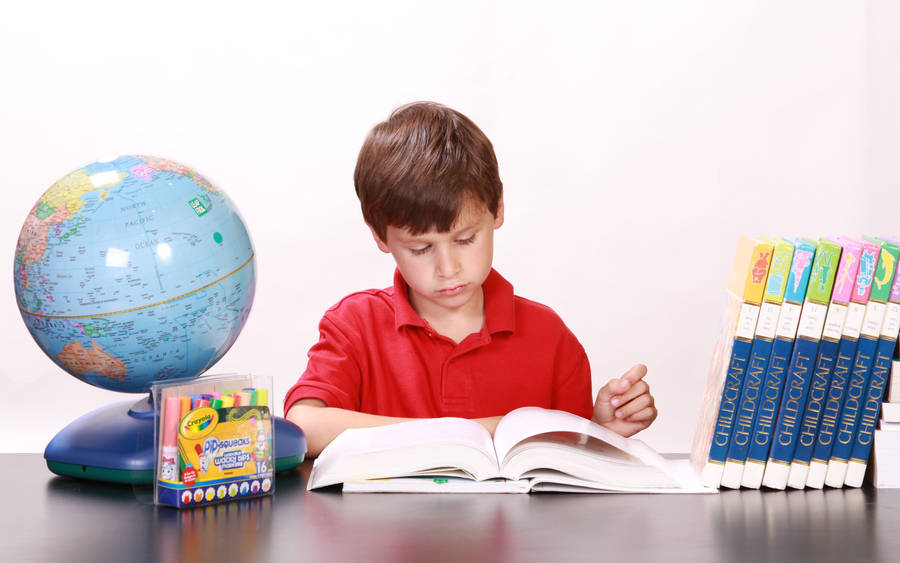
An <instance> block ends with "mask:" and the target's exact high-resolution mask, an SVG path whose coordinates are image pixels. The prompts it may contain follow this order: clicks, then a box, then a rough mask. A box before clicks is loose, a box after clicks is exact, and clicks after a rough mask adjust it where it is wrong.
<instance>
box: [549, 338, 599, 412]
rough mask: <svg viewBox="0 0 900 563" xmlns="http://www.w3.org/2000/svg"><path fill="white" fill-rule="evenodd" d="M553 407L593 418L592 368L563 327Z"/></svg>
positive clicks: (557, 357) (579, 347) (558, 349)
mask: <svg viewBox="0 0 900 563" xmlns="http://www.w3.org/2000/svg"><path fill="white" fill-rule="evenodd" d="M555 367H556V369H555V370H554V371H555V373H554V381H553V399H552V402H551V406H552V408H554V409H556V410H561V411H567V412H570V413H573V414H577V415H578V416H581V417H583V418H588V419H589V418H591V417H592V416H593V414H594V403H593V397H592V396H591V365H590V362H589V361H588V357H587V354H586V353H585V351H584V348H583V347H582V346H581V343H580V342H578V339H576V338H575V335H574V334H572V332H571V331H570V330H569V329H568V328H565V327H564V330H563V335H562V337H561V338H560V341H559V344H558V346H557V350H556V366H555Z"/></svg>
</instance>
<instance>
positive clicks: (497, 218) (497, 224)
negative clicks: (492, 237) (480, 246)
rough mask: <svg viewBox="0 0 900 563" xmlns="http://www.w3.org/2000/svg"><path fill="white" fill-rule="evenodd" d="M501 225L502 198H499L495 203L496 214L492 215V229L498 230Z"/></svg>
mask: <svg viewBox="0 0 900 563" xmlns="http://www.w3.org/2000/svg"><path fill="white" fill-rule="evenodd" d="M501 225H503V196H502V195H501V196H500V201H499V202H498V203H497V214H496V215H494V228H495V229H499V228H500V226H501Z"/></svg>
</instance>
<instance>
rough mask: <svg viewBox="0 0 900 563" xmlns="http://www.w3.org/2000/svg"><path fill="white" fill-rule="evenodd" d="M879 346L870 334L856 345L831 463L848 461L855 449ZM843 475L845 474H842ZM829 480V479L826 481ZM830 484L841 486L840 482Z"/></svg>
mask: <svg viewBox="0 0 900 563" xmlns="http://www.w3.org/2000/svg"><path fill="white" fill-rule="evenodd" d="M877 348H878V340H875V339H873V338H870V337H868V336H860V338H859V343H858V344H857V346H856V358H855V359H854V360H853V371H852V373H851V374H850V381H849V383H848V385H847V392H846V394H845V398H844V406H843V407H842V408H841V416H840V418H839V419H838V426H837V434H836V435H835V441H834V445H833V446H832V448H831V457H830V458H829V463H830V462H831V461H833V460H836V461H839V462H847V460H849V459H850V452H851V451H852V449H853V440H854V439H855V438H856V424H857V422H858V421H859V414H860V410H861V408H862V404H863V401H864V399H863V396H864V395H865V391H866V387H867V386H868V384H869V374H870V373H871V371H872V363H873V362H874V361H875V353H876V351H877ZM842 477H843V475H842ZM826 482H827V481H826ZM828 484H829V485H831V486H833V487H835V486H837V487H840V486H842V485H843V478H842V479H841V483H840V484H832V483H828Z"/></svg>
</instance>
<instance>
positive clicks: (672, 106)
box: [0, 0, 900, 452]
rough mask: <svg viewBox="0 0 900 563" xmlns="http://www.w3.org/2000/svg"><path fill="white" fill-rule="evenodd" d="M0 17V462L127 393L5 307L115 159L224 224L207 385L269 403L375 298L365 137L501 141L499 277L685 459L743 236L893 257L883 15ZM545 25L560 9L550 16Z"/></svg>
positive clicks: (775, 9)
mask: <svg viewBox="0 0 900 563" xmlns="http://www.w3.org/2000/svg"><path fill="white" fill-rule="evenodd" d="M9 4H11V3H4V7H3V8H0V194H2V204H0V241H3V243H2V245H0V265H2V264H6V266H5V267H6V268H7V270H6V271H7V277H6V280H7V281H6V282H5V283H4V284H3V286H2V287H3V291H2V292H0V346H2V349H0V353H2V361H0V383H2V385H3V392H2V394H0V397H2V399H0V402H2V403H0V421H2V424H0V451H3V452H17V451H21V452H36V451H42V450H43V448H44V446H45V445H46V443H47V442H48V441H49V439H50V438H51V437H52V436H53V435H54V434H55V433H56V432H57V431H58V430H59V429H61V428H62V427H63V426H64V425H65V424H67V423H68V422H70V421H71V420H73V419H75V418H76V417H78V416H80V415H81V414H83V413H85V412H87V411H89V410H92V409H94V408H97V407H101V406H103V405H106V404H109V403H112V402H116V401H120V400H127V399H131V398H134V399H137V398H138V397H137V396H128V395H120V394H117V393H113V392H110V391H105V390H101V389H96V388H93V387H91V386H89V385H86V384H84V383H81V382H80V381H78V380H76V379H75V378H73V377H71V376H69V375H67V374H65V373H64V372H62V371H61V370H60V369H59V368H57V367H56V366H55V365H54V364H53V363H52V362H51V361H50V360H49V359H48V358H47V357H45V356H44V355H43V352H41V351H40V350H39V348H38V347H37V346H36V345H35V344H34V342H33V341H32V339H31V337H30V335H29V334H28V331H27V330H26V328H25V326H24V324H23V323H22V320H21V318H20V315H19V312H18V310H17V307H16V304H15V300H14V295H13V284H12V279H13V278H12V271H11V270H12V262H13V252H14V249H15V241H16V238H17V236H18V232H19V229H20V228H21V225H22V223H23V222H24V219H25V216H26V214H27V213H28V211H29V209H31V206H32V205H33V204H34V202H35V201H36V200H37V198H38V197H39V196H40V195H41V194H42V193H43V191H44V190H45V189H46V188H48V187H49V186H50V184H52V183H53V182H54V181H55V180H57V179H58V178H59V177H61V176H62V175H64V174H66V173H68V172H69V171H71V170H73V169H75V168H78V167H80V166H83V165H85V164H87V163H89V162H91V161H93V160H95V159H96V158H98V157H100V156H104V155H108V154H116V153H119V154H127V153H144V154H157V155H160V156H165V157H168V158H171V159H174V160H177V161H180V162H183V163H185V164H188V165H190V166H193V167H195V168H197V169H198V170H199V171H200V172H201V173H203V174H204V175H206V176H208V177H209V178H211V179H212V180H213V181H214V182H216V183H217V184H218V185H219V186H220V187H221V188H222V189H224V190H225V191H226V192H228V194H229V195H230V196H231V198H232V199H233V201H235V202H236V204H237V205H238V206H239V208H240V209H241V212H242V214H243V217H244V220H245V221H246V223H247V225H248V227H249V229H250V232H251V234H252V236H253V239H254V243H255V247H256V252H257V256H258V274H259V277H258V285H257V293H256V301H255V303H254V306H253V312H252V314H251V315H250V319H249V321H248V323H247V325H246V327H245V329H244V331H243V333H242V335H241V337H240V338H239V339H238V341H237V343H236V344H235V346H234V347H233V348H232V350H231V351H230V352H229V353H228V354H227V355H226V356H225V358H224V359H223V360H221V362H220V363H219V364H217V365H216V366H215V367H214V368H213V369H212V370H211V372H213V373H217V372H233V371H239V372H252V373H254V374H260V375H271V376H272V377H273V378H274V382H275V399H276V401H280V400H281V399H282V398H283V396H284V393H285V392H286V391H287V389H288V387H289V386H290V385H291V384H292V383H293V382H294V381H295V380H296V378H297V377H298V375H299V374H300V373H301V372H302V370H303V368H304V365H305V362H306V356H305V352H306V350H307V349H308V347H309V346H310V345H311V344H312V343H313V342H314V341H315V340H316V337H317V323H318V320H319V318H320V317H321V314H322V313H323V312H324V310H325V309H326V308H327V307H329V306H330V305H332V304H333V303H335V302H336V301H337V300H338V299H340V298H341V297H342V296H344V295H345V294H347V293H350V292H352V291H355V290H359V289H364V288H370V287H384V286H387V285H390V283H391V275H392V271H393V263H392V262H391V259H390V257H389V256H387V255H383V254H381V253H380V252H378V250H377V249H376V247H375V245H374V243H373V242H372V241H371V238H370V236H369V234H368V231H367V229H366V227H365V225H364V224H363V221H362V218H361V214H360V211H359V206H358V202H357V200H356V198H355V195H354V192H353V185H352V173H353V167H354V165H355V159H356V155H357V152H358V150H359V146H360V144H361V142H362V140H363V138H364V137H365V134H366V133H367V131H368V129H369V128H370V127H371V126H372V125H374V124H375V123H376V122H378V121H381V120H382V119H384V118H385V117H386V116H387V115H388V113H389V112H390V110H391V109H393V108H394V107H396V106H398V105H401V104H403V103H406V102H409V101H414V100H421V99H428V100H436V101H439V102H443V103H445V104H448V105H450V106H452V107H454V108H456V109H459V110H460V111H462V112H463V113H465V114H467V115H468V116H470V117H471V118H472V119H473V120H474V121H475V122H476V123H477V124H479V126H480V127H481V128H482V129H483V130H484V131H485V133H487V135H488V136H489V137H490V138H491V139H492V141H493V143H494V147H495V150H496V152H497V156H498V159H499V161H500V173H501V178H502V180H503V182H504V186H505V201H506V224H505V225H504V226H503V227H502V228H501V229H500V231H498V233H497V237H496V251H495V252H496V254H495V255H496V259H495V267H496V268H497V269H498V270H499V271H500V272H501V273H502V274H503V275H504V276H505V277H507V278H508V279H509V280H510V281H512V282H513V284H514V285H515V288H516V291H517V293H519V294H520V295H523V296H526V297H529V298H531V299H534V300H537V301H541V302H543V303H546V304H548V305H549V306H551V307H553V308H554V309H555V310H556V311H557V312H558V313H559V314H560V315H561V316H562V317H563V319H565V321H566V322H567V324H568V325H569V327H570V328H571V329H572V330H573V331H574V332H575V334H576V335H577V336H578V337H579V339H580V340H581V342H582V343H583V344H584V346H585V348H586V349H587V352H588V355H589V357H590V360H591V363H592V366H593V372H594V388H595V391H596V389H598V388H599V387H600V386H601V385H602V384H603V383H604V382H605V381H606V380H608V379H609V378H611V377H615V376H618V375H619V374H621V373H622V372H623V371H624V370H626V369H627V368H628V367H629V366H630V365H632V364H633V363H635V362H638V361H640V362H644V363H646V364H647V365H648V366H649V368H650V375H649V376H648V381H649V382H650V383H651V386H652V389H653V392H654V394H655V396H656V399H657V405H658V407H659V410H660V416H659V419H658V420H657V422H656V423H655V424H654V426H653V427H652V428H651V429H649V430H648V431H646V432H644V433H643V434H642V437H643V438H644V439H645V441H647V442H648V443H650V444H651V445H653V446H654V447H656V448H657V449H659V450H662V451H687V450H688V449H689V447H690V442H691V438H692V435H693V431H694V425H695V423H696V420H697V414H698V408H699V404H700V399H701V397H702V395H703V392H704V387H705V381H706V369H707V364H708V362H709V358H710V355H711V353H712V348H713V342H714V339H715V336H716V333H717V327H718V323H719V320H720V316H721V312H722V311H721V309H722V305H723V303H724V294H725V284H726V277H727V273H728V269H729V267H730V262H731V254H732V251H733V248H734V245H735V241H736V238H737V236H738V235H740V234H747V235H753V236H759V235H766V236H772V235H774V236H778V235H806V236H819V235H831V234H844V233H846V234H858V233H861V232H866V233H873V234H891V235H897V234H900V233H898V228H897V222H896V217H897V209H898V203H900V196H898V193H897V190H896V187H895V186H896V184H897V182H898V180H900V165H898V159H897V158H896V157H895V156H894V154H895V152H896V151H897V149H898V141H900V111H898V108H897V99H898V94H900V79H898V76H897V72H896V61H897V60H898V55H900V40H898V39H897V35H896V33H895V30H896V29H897V28H898V25H900V10H898V8H896V7H895V6H894V4H893V3H892V2H890V1H889V0H878V1H870V2H862V1H858V2H852V1H849V2H848V1H822V0H808V1H797V0H795V1H785V0H780V1H755V2H750V1H747V2H727V1H726V2H723V1H721V0H718V1H716V0H709V1H703V0H681V1H678V2H671V1H662V0H660V1H633V2H614V1H602V2H583V3H576V2H556V3H548V2H535V3H533V4H530V3H523V2H520V1H497V2H481V1H477V2H454V3H448V2H442V3H434V4H430V3H424V2H417V1H410V2H359V3H351V2H316V3H308V4H307V3H301V2H290V3H288V2H285V3H283V4H279V3H272V2H240V3H227V2H163V1H159V2H139V3H138V2H123V1H116V2H106V3H103V2H90V1H88V2H71V3H60V4H53V3H47V2H16V3H12V4H13V6H12V7H11V6H9ZM551 6H552V7H551Z"/></svg>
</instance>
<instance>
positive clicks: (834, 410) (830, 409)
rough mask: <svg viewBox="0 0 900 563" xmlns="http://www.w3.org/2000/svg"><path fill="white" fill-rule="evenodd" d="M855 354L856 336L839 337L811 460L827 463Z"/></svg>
mask: <svg viewBox="0 0 900 563" xmlns="http://www.w3.org/2000/svg"><path fill="white" fill-rule="evenodd" d="M855 354H856V338H850V337H841V342H840V344H839V345H838V353H837V359H836V360H835V364H834V370H832V372H831V383H830V384H829V385H828V395H826V398H825V405H824V407H823V409H822V420H821V421H820V423H819V430H818V432H817V433H816V445H815V447H814V448H813V452H812V456H811V458H810V461H811V462H818V463H826V464H827V463H828V458H830V457H831V447H832V444H833V443H834V434H835V430H836V429H837V423H838V420H839V419H840V416H841V409H842V408H843V407H844V392H845V391H846V389H847V380H848V378H849V375H850V369H851V368H852V367H853V357H854V355H855Z"/></svg>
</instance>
